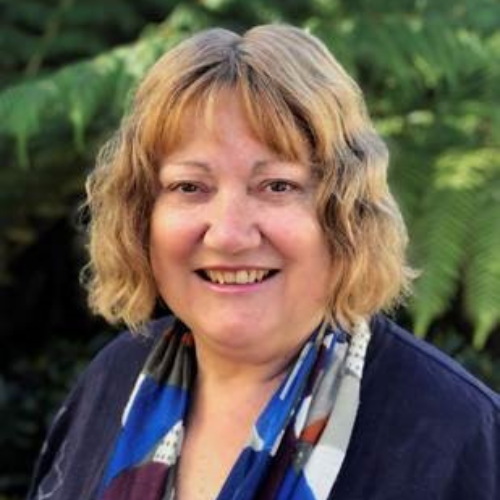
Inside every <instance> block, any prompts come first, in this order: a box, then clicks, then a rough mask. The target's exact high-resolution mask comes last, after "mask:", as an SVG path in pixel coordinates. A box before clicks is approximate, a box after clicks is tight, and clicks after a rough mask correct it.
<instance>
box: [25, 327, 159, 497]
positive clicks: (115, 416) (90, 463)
mask: <svg viewBox="0 0 500 500" xmlns="http://www.w3.org/2000/svg"><path fill="white" fill-rule="evenodd" d="M154 338H156V337H155V336H151V337H149V338H138V337H136V336H132V335H131V334H130V333H128V332H127V333H124V334H122V335H120V336H119V337H118V338H117V339H116V340H114V341H113V342H111V343H110V345H108V346H107V347H106V348H105V349H103V350H102V351H101V352H100V353H99V354H98V356H97V357H96V358H95V359H94V360H93V361H92V362H91V363H90V364H89V366H88V367H87V369H86V370H85V372H84V373H83V374H82V376H81V377H80V379H79V380H78V382H77V384H76V385H75V387H74V389H73V390H72V391H71V393H70V394H69V396H68V397H67V399H66V401H65V402H64V403H63V404H62V406H61V408H60V410H59V412H58V413H57V415H56V417H55V419H54V422H53V424H52V426H51V428H50V430H49V433H48V435H47V439H46V441H45V443H44V444H43V447H42V451H41V453H40V456H39V459H38V462H37V464H36V466H35V473H34V476H33V480H32V485H31V488H30V492H29V494H28V497H27V499H28V500H41V499H43V500H76V499H78V500H90V499H94V498H95V495H96V492H97V490H98V488H99V485H100V481H101V477H102V475H103V472H104V468H105V467H106V464H107V462H108V457H109V454H110V453H111V450H112V447H113V444H114V442H115V439H116V437H117V435H118V432H119V431H120V427H121V416H122V413H123V409H124V408H125V405H126V403H127V401H128V397H129V395H130V393H131V391H132V388H133V385H134V383H135V380H136V379H137V376H138V374H139V372H140V370H141V368H142V366H143V364H144V361H145V359H146V357H147V354H148V352H149V350H150V348H151V345H152V343H153V342H154Z"/></svg>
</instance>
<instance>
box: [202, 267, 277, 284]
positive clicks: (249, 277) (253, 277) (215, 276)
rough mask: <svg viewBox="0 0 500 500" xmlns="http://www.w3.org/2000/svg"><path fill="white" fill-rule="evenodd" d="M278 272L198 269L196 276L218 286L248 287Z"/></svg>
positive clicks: (270, 270) (267, 270)
mask: <svg viewBox="0 0 500 500" xmlns="http://www.w3.org/2000/svg"><path fill="white" fill-rule="evenodd" d="M278 272H279V270H278V269H239V270H236V271H225V270H224V271H223V270H215V269H198V270H197V271H196V274H197V275H198V276H200V278H202V279H203V280H205V281H208V282H209V283H215V284H218V285H248V284H254V283H262V282H263V281H266V280H268V279H269V278H271V277H273V276H275V275H276V274H277V273H278Z"/></svg>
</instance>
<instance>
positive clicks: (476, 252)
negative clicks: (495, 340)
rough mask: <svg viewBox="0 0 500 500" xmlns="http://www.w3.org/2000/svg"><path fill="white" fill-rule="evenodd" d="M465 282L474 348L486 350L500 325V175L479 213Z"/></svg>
mask: <svg viewBox="0 0 500 500" xmlns="http://www.w3.org/2000/svg"><path fill="white" fill-rule="evenodd" d="M499 165H500V163H499ZM464 283H465V308H466V311H467V313H468V315H469V317H470V318H471V319H472V321H473V323H474V336H473V345H474V347H475V348H476V349H482V348H483V347H484V345H485V344H486V342H487V340H488V338H489V335H490V333H491V331H492V330H493V328H494V327H496V326H498V324H499V322H500V175H497V177H496V179H495V180H494V181H492V182H491V184H490V189H489V190H488V191H485V192H484V193H483V198H482V203H481V204H479V205H478V207H477V209H476V210H475V213H474V217H473V224H471V227H470V231H469V234H468V245H467V267H466V272H465V278H464Z"/></svg>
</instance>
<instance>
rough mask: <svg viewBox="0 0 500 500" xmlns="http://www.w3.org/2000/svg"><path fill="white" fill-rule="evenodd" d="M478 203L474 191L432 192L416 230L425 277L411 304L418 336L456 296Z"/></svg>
mask: <svg viewBox="0 0 500 500" xmlns="http://www.w3.org/2000/svg"><path fill="white" fill-rule="evenodd" d="M474 202H475V195H474V192H473V191H471V190H463V191H459V190H453V189H429V191H428V195H427V197H426V199H425V200H424V206H425V211H424V215H423V216H422V219H421V220H420V221H418V222H417V224H416V225H415V227H414V228H413V230H412V234H413V250H414V252H415V256H416V260H417V262H416V264H417V266H418V267H420V268H422V269H423V274H422V276H421V277H420V278H419V280H417V282H416V285H415V295H414V297H413V300H412V302H411V304H410V308H411V310H412V311H413V317H414V328H415V333H416V334H417V335H420V336H424V335H425V334H426V332H427V329H428V327H429V325H430V323H431V322H432V321H433V320H434V319H435V318H436V317H437V316H439V315H440V314H442V313H443V312H444V311H445V309H446V306H447V305H448V302H449V301H450V300H451V298H452V297H453V295H454V293H455V289H456V285H457V283H458V280H459V278H460V269H461V265H462V264H463V258H464V243H465V241H466V236H467V229H468V228H469V225H470V222H471V216H472V213H473V208H474Z"/></svg>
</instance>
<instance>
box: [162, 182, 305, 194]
mask: <svg viewBox="0 0 500 500" xmlns="http://www.w3.org/2000/svg"><path fill="white" fill-rule="evenodd" d="M276 186H280V187H285V189H279V190H274V189H272V188H273V187H276ZM261 189H263V190H264V191H268V192H270V193H272V194H282V193H290V192H295V191H298V190H299V189H300V186H299V185H297V184H295V183H294V182H290V181H288V180H285V179H272V180H269V181H266V182H264V183H262V184H261ZM166 190H167V191H168V192H173V193H181V194H184V195H195V194H198V193H207V192H209V191H210V189H209V188H207V187H204V186H202V185H199V184H197V183H196V182H190V181H180V182H175V183H173V184H171V185H168V186H167V187H166Z"/></svg>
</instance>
